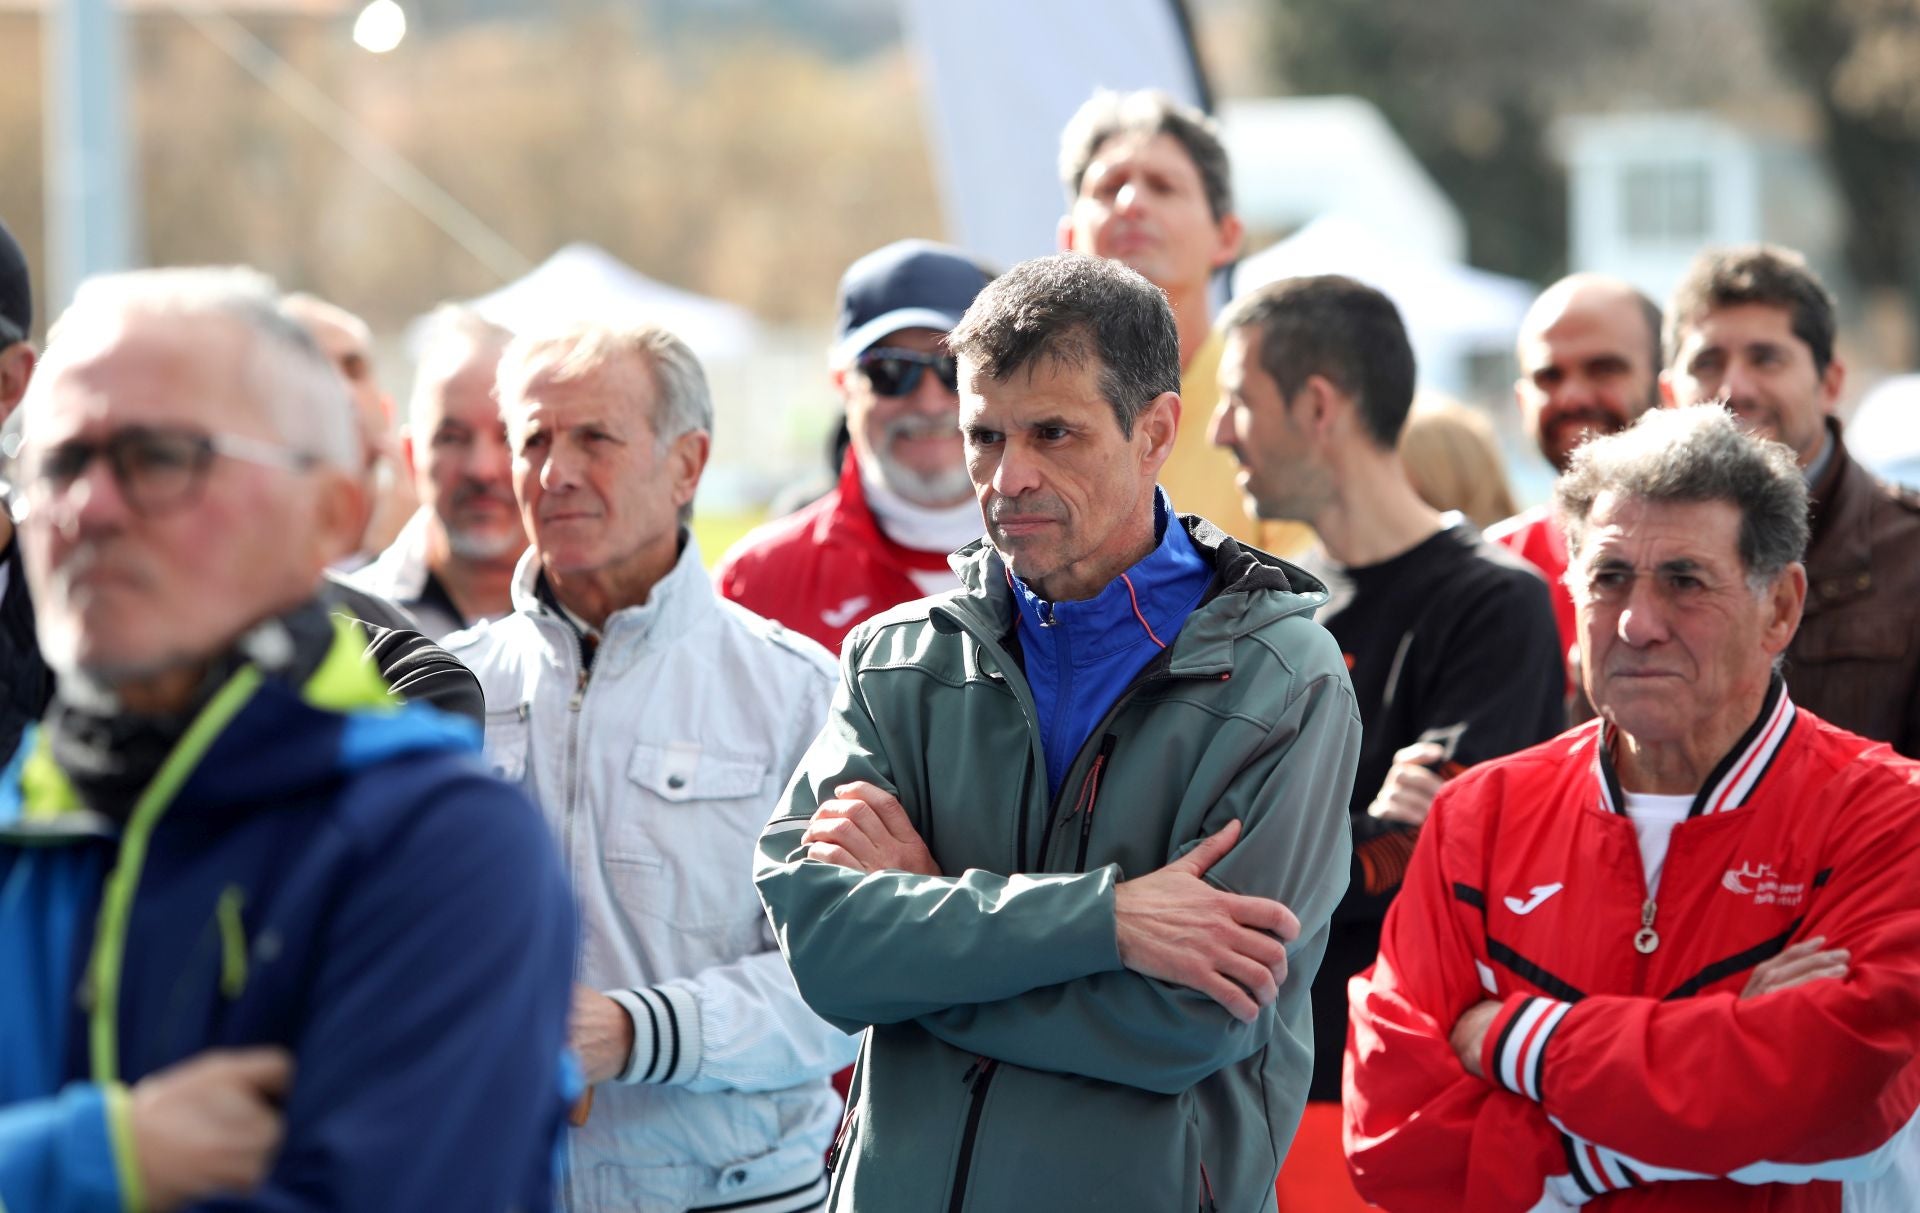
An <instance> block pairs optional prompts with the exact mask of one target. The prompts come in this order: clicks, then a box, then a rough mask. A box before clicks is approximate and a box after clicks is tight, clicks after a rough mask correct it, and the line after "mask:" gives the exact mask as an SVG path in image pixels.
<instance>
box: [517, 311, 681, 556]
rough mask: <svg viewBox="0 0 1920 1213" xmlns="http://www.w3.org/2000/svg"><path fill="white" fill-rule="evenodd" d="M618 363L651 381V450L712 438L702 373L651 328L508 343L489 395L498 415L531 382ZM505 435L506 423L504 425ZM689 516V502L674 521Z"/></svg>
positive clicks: (603, 329)
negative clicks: (690, 438)
mask: <svg viewBox="0 0 1920 1213" xmlns="http://www.w3.org/2000/svg"><path fill="white" fill-rule="evenodd" d="M623 362H625V363H627V364H628V365H631V366H633V367H634V368H635V369H639V368H645V370H646V371H647V373H648V374H650V375H652V376H653V390H654V404H653V412H652V415H651V417H649V419H648V420H649V422H650V423H651V424H652V426H653V433H654V447H655V450H656V451H657V452H659V453H662V454H664V453H665V452H666V449H667V447H668V446H670V445H671V444H672V443H673V441H674V439H676V438H679V437H681V436H682V435H684V434H690V433H692V432H693V431H695V430H700V431H703V432H705V433H708V434H711V433H713V394H712V392H711V391H710V390H709V389H708V387H707V374H706V372H705V371H704V370H702V369H701V367H700V360H699V359H698V358H696V357H694V354H693V351H692V350H691V349H689V348H688V347H687V343H686V342H684V341H682V340H680V338H678V337H676V336H674V335H673V334H672V333H670V332H668V331H667V330H666V329H663V328H661V327H659V326H658V325H653V324H642V325H635V326H633V327H631V328H611V327H608V326H606V325H593V324H589V325H582V326H580V327H578V328H572V329H568V330H565V331H563V332H560V333H556V334H551V335H546V336H524V337H516V338H514V339H513V342H512V344H510V345H508V346H507V349H506V352H505V353H504V354H502V355H501V356H500V368H499V372H498V380H497V382H496V384H495V387H494V395H495V397H496V398H497V399H498V400H499V401H500V411H501V415H502V416H507V414H508V413H509V412H510V411H511V409H512V406H513V403H514V402H517V401H519V400H520V399H521V398H523V397H524V396H525V395H526V391H527V388H528V387H529V386H530V385H531V384H532V383H533V381H534V380H535V379H536V378H540V377H543V376H544V377H546V378H549V379H553V380H556V381H558V382H561V383H565V382H569V381H571V380H576V379H583V378H585V377H586V376H588V375H594V374H600V373H602V372H605V371H608V370H610V369H612V368H614V367H617V366H619V365H621V364H622V363H623ZM508 428H509V430H511V429H512V421H511V418H509V421H508ZM692 516H693V503H692V502H688V503H687V504H686V505H684V506H682V507H681V508H680V522H681V524H682V525H685V524H686V522H687V521H688V520H689V519H690V518H691V517H692Z"/></svg>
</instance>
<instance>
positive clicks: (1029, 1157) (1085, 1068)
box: [757, 253, 1359, 1213]
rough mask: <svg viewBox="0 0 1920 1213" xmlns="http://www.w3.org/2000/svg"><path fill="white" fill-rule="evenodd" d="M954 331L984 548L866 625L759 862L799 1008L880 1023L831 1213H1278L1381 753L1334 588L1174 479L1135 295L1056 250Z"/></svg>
mask: <svg viewBox="0 0 1920 1213" xmlns="http://www.w3.org/2000/svg"><path fill="white" fill-rule="evenodd" d="M949 342H950V344H951V346H952V348H953V349H954V351H955V353H956V354H957V355H958V357H959V359H960V384H961V414H960V418H961V430H962V433H963V434H964V435H965V438H966V445H967V460H968V469H969V471H970V473H971V475H972V479H973V483H974V489H975V494H976V496H977V497H978V499H979V501H980V506H981V511H982V514H983V516H984V519H985V522H986V528H987V539H986V540H985V541H982V542H980V543H977V544H974V545H971V546H969V547H968V548H966V549H965V550H963V551H962V552H961V553H960V554H959V555H957V556H956V557H955V565H956V568H957V569H958V571H959V572H960V574H961V578H962V580H963V582H964V583H965V588H964V589H962V590H958V591H955V592H952V593H949V594H946V595H942V596H940V597H937V598H931V599H923V600H921V601H919V602H915V603H910V604H907V605H905V606H901V607H898V608H895V609H894V610H891V611H888V612H885V613H883V614H881V615H880V616H878V617H876V618H875V619H873V620H871V621H869V622H867V623H865V624H862V625H861V626H860V627H859V628H857V629H855V631H854V633H853V634H852V635H851V636H850V637H848V640H847V644H846V647H845V649H844V651H843V654H842V658H841V664H842V673H841V685H840V690H839V694H838V697H837V698H836V700H835V702H834V709H833V713H832V716H831V719H830V722H829V725H828V727H827V729H826V730H825V731H824V732H823V733H821V735H820V737H819V738H818V739H817V740H816V741H815V743H814V745H813V748H812V749H811V750H810V751H809V752H808V754H807V756H806V760H805V762H804V763H803V764H802V767H801V769H800V771H799V773H798V775H797V776H796V778H795V780H794V783H793V785H792V787H791V788H790V789H789V792H788V804H787V809H786V812H785V813H784V814H783V815H781V816H779V817H776V818H775V819H774V820H773V822H772V823H770V824H769V825H768V826H767V829H766V831H765V833H764V834H763V835H762V837H761V842H760V858H759V864H758V868H757V880H758V883H759V887H760V892H761V897H762V898H763V899H764V901H765V902H766V905H767V908H768V912H769V914H770V916H771V918H772V920H773V923H774V927H775V930H776V932H777V934H778V936H779V939H780V941H781V947H782V950H783V951H784V952H785V953H786V955H787V959H788V961H789V963H790V964H791V965H792V966H793V971H794V975H795V977H796V979H797V980H798V982H799V985H800V988H801V991H802V993H803V994H804V995H805V996H806V998H807V1000H808V1002H809V1003H810V1004H811V1005H812V1006H813V1007H814V1008H815V1009H816V1010H818V1011H819V1012H820V1013H821V1014H822V1015H824V1016H825V1017H827V1019H828V1020H829V1021H831V1022H833V1023H835V1024H837V1025H839V1026H841V1027H843V1028H845V1029H847V1030H848V1031H856V1030H859V1029H861V1028H867V1027H869V1026H870V1027H871V1031H869V1032H867V1035H866V1043H865V1044H864V1046H863V1048H862V1053H861V1062H860V1065H859V1067H858V1068H857V1070H856V1072H855V1076H854V1091H853V1095H854V1098H853V1102H852V1105H851V1107H850V1110H849V1118H848V1121H847V1123H846V1124H845V1125H844V1126H843V1128H842V1132H841V1136H840V1140H839V1142H838V1144H837V1145H836V1147H835V1150H834V1154H833V1167H834V1181H833V1182H834V1187H833V1195H832V1197H831V1200H830V1204H831V1207H833V1208H835V1209H842V1210H845V1209H856V1208H857V1209H868V1208H885V1209H889V1210H901V1211H903V1213H919V1211H922V1210H924V1211H926V1213H938V1211H942V1210H961V1209H968V1210H980V1211H985V1210H1006V1209H1065V1208H1089V1209H1091V1208H1137V1209H1186V1208H1219V1209H1223V1210H1236V1211H1238V1210H1245V1211H1249V1213H1251V1211H1255V1210H1264V1209H1270V1208H1271V1207H1272V1202H1273V1176H1274V1172H1275V1170H1276V1169H1277V1168H1278V1166H1279V1160H1280V1158H1281V1157H1282V1156H1283V1155H1284V1154H1285V1153H1286V1149H1287V1143H1288V1140H1289V1139H1290V1138H1291V1136H1292V1134H1293V1128H1294V1124H1295V1122H1296V1121H1297V1119H1298V1117H1299V1114H1300V1107H1301V1104H1302V1103H1303V1101H1304V1099H1305V1096H1306V1079H1307V1074H1308V1071H1309V1069H1310V1068H1311V1064H1312V1063H1311V1051H1312V1040H1311V1032H1310V1029H1309V1026H1308V1022H1307V1018H1308V1011H1307V1002H1306V987H1307V984H1308V983H1309V982H1310V981H1311V979H1312V974H1313V971H1314V968H1315V967H1316V966H1317V964H1318V963H1319V959H1320V954H1321V951H1322V949H1323V948H1324V946H1325V939H1326V924H1327V917H1328V915H1329V914H1330V913H1331V911H1332V907H1333V905H1334V903H1335V902H1337V901H1338V900H1339V896H1340V892H1341V890H1342V888H1343V887H1344V885H1345V883H1346V871H1347V854H1348V841H1347V827H1346V821H1345V816H1344V813H1343V812H1342V809H1343V807H1344V805H1345V801H1346V795H1347V787H1348V783H1349V780H1350V779H1351V776H1352V771H1353V760H1354V753H1355V750H1356V748H1357V746H1358V743H1359V725H1358V718H1357V716H1356V714H1355V712H1354V707H1353V700H1352V695H1351V692H1350V690H1349V688H1348V684H1347V679H1346V674H1345V672H1344V670H1343V669H1342V668H1341V665H1340V659H1339V655H1338V653H1337V651H1336V650H1335V648H1334V646H1333V645H1332V643H1331V642H1330V639H1329V638H1328V637H1327V635H1326V634H1325V633H1324V632H1323V631H1322V630H1321V629H1320V628H1319V627H1318V625H1316V624H1314V623H1313V622H1312V618H1311V616H1312V612H1313V610H1314V608H1315V607H1317V606H1318V605H1319V604H1320V602H1321V601H1322V600H1323V593H1322V590H1321V587H1320V586H1319V585H1318V584H1317V583H1316V582H1314V581H1313V580H1312V579H1311V578H1310V577H1307V576H1306V575H1305V574H1303V573H1301V572H1300V571H1299V570H1298V569H1295V568H1293V567H1292V566H1289V565H1285V564H1283V563H1281V562H1280V561H1278V560H1275V559H1273V558H1271V557H1267V556H1264V555H1260V554H1256V553H1253V552H1252V551H1250V550H1249V549H1246V548H1243V547H1242V546H1241V545H1240V544H1239V543H1237V542H1235V541H1234V540H1232V539H1229V538H1228V537H1227V536H1225V535H1223V534H1222V533H1221V532H1220V531H1219V530H1217V529H1216V528H1214V527H1213V526H1212V525H1211V524H1210V523H1208V522H1206V521H1205V520H1203V519H1200V518H1197V517H1194V516H1191V515H1188V516H1179V515H1175V514H1174V513H1173V512H1172V511H1171V509H1170V508H1169V506H1168V504H1167V497H1166V495H1165V494H1164V493H1162V492H1159V491H1158V490H1157V488H1156V486H1155V475H1156V474H1157V473H1158V471H1159V470H1160V467H1161V465H1162V464H1163V463H1164V462H1165V461H1166V457H1167V451H1168V450H1169V448H1170V447H1171V446H1172V443H1173V439H1174V433H1175V429H1176V427H1177V426H1178V424H1179V421H1180V407H1181V402H1180V397H1179V393H1178V390H1177V389H1178V385H1179V341H1178V336H1177V331H1176V329H1175V327H1174V322H1173V315H1172V312H1171V310H1170V309H1169V308H1168V306H1167V302H1166V298H1165V296H1164V295H1163V294H1162V293H1161V292H1160V291H1159V290H1158V289H1156V288H1155V287H1153V286H1152V284H1150V283H1148V282H1147V281H1146V280H1145V279H1143V278H1141V277H1140V276H1139V275H1138V274H1135V273H1134V272H1133V271H1131V270H1128V269H1126V268H1125V267H1123V266H1120V265H1117V264H1115V263H1112V262H1108V261H1102V260H1099V259H1096V258H1091V257H1086V256H1082V255H1079V254H1071V253H1070V254H1062V255H1058V256H1054V257H1048V258H1042V259H1040V260H1037V261H1029V262H1026V263H1024V264H1022V265H1020V266H1017V267H1015V268H1014V269H1013V270H1011V271H1009V272H1008V273H1007V274H1006V275H1004V276H1002V277H1001V278H998V279H996V280H995V281H994V282H993V283H991V284H990V285H989V286H988V287H987V288H986V290H984V291H983V292H981V295H980V297H979V298H978V299H977V300H975V301H974V304H973V306H972V307H971V308H970V309H968V312H967V315H966V318H965V319H964V320H962V322H961V324H960V326H959V327H958V328H957V329H955V330H954V333H953V334H952V336H951V337H950V338H949ZM1283 903H1284V904H1283ZM1288 907H1292V909H1291V911H1290V910H1289V908H1288ZM1296 916H1297V917H1296Z"/></svg>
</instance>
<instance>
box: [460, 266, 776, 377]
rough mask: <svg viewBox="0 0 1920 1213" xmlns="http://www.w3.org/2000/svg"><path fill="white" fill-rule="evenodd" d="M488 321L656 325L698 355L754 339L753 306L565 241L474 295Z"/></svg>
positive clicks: (726, 355) (717, 357)
mask: <svg viewBox="0 0 1920 1213" xmlns="http://www.w3.org/2000/svg"><path fill="white" fill-rule="evenodd" d="M470 306H472V307H473V309H474V310H475V311H477V312H479V313H480V314H481V315H482V316H485V317H486V318H487V319H488V320H491V321H493V322H494V323H495V324H498V325H501V326H503V327H505V328H508V329H511V330H513V331H514V332H516V333H528V332H535V333H537V332H546V331H551V330H553V329H557V328H564V327H567V326H569V325H573V324H582V323H588V322H591V323H595V324H611V325H633V324H657V325H659V326H661V327H662V328H665V329H666V330H668V331H669V332H671V333H673V334H674V335H675V336H677V337H679V338H680V339H681V340H682V341H685V342H686V343H687V344H688V345H689V346H690V347H692V349H693V352H694V353H695V354H697V355H698V356H699V357H700V360H701V361H702V362H712V361H721V360H728V359H734V358H739V357H742V356H744V355H745V354H747V353H749V352H750V351H751V350H752V349H753V348H754V346H755V344H756V342H757V341H758V338H759V324H758V322H757V321H755V320H754V318H753V315H752V313H750V312H748V311H747V310H746V309H744V308H741V307H737V306H735V305H734V304H731V303H723V302H721V301H720V300H717V299H708V298H707V297H706V296H704V295H696V294H694V293H693V292H691V291H683V290H680V289H679V288H677V287H671V286H668V285H666V284H665V283H662V282H656V281H654V280H653V279H651V278H649V277H647V276H646V275H645V274H642V273H641V272H640V271H639V270H636V269H634V268H633V267H631V266H629V265H627V264H625V263H624V262H622V261H621V260H620V259H619V258H617V257H615V256H614V255H613V254H611V253H609V252H607V251H606V250H605V249H603V248H599V247H597V246H595V245H591V244H569V245H567V246H566V247H565V248H563V249H561V250H560V251H559V252H557V253H555V254H554V255H553V256H551V257H549V258H547V259H546V260H545V261H544V262H542V263H541V264H540V265H539V266H537V267H535V268H534V269H533V270H532V271H531V272H530V273H528V274H527V275H526V276H525V277H523V278H520V279H518V280H517V281H514V282H509V283H508V284H507V285H505V286H503V287H501V288H500V289H499V290H497V291H494V292H493V293H492V294H489V295H482V296H481V297H480V298H478V299H475V300H473V301H472V303H471V305H470Z"/></svg>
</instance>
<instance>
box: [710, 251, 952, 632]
mask: <svg viewBox="0 0 1920 1213" xmlns="http://www.w3.org/2000/svg"><path fill="white" fill-rule="evenodd" d="M989 277H990V275H989V274H988V273H987V271H986V270H985V269H983V268H982V267H981V266H980V265H979V264H978V263H977V262H975V261H974V260H973V259H972V258H971V257H969V256H967V255H966V254H965V253H963V252H961V251H960V250H958V249H955V248H950V247H948V246H946V245H941V244H933V243H930V242H928V241H925V240H901V241H896V242H895V243H893V244H889V245H887V246H886V247H885V248H881V249H877V250H875V251H874V252H871V253H868V254H867V255H866V256H864V257H862V258H860V259H859V260H858V261H856V262H854V263H853V265H852V266H850V267H849V268H848V269H847V272H846V274H845V276H844V277H842V278H841V280H840V306H839V316H840V318H839V326H838V330H837V333H836V335H835V338H834V343H833V346H832V349H831V350H830V351H829V361H830V363H831V366H832V373H833V383H834V387H835V388H836V390H838V392H839V393H840V397H841V400H842V401H843V402H844V404H845V406H846V410H847V431H848V437H849V439H850V445H849V449H848V451H847V456H846V459H845V462H844V463H843V465H842V467H841V473H840V483H839V485H838V486H837V487H836V488H835V489H834V490H833V491H832V492H830V493H828V494H827V495H826V496H825V497H822V498H821V499H820V500H818V501H816V502H814V503H813V504H812V505H809V506H807V507H806V508H805V509H802V510H800V511H798V512H796V513H794V514H790V515H788V516H787V517H785V518H781V519H778V520H776V521H774V522H770V523H768V524H767V525H766V526H763V527H761V528H759V529H758V530H756V531H754V532H753V533H752V534H750V535H748V536H747V537H746V538H744V539H742V540H741V541H740V542H739V543H738V544H736V545H735V546H734V548H733V550H732V551H730V552H728V553H727V555H726V556H725V558H723V559H722V560H721V562H720V566H719V568H718V569H717V570H716V572H715V579H716V580H717V581H718V582H719V586H720V592H721V593H722V594H724V595H726V596H727V597H728V598H731V599H733V600H734V601H735V602H738V603H740V604H741V605H742V606H745V607H747V608H748V609H750V610H753V611H757V612H759V613H760V614H762V615H765V616H766V617H767V618H769V619H774V620H777V621H779V622H780V623H783V624H785V625H786V626H787V627H789V628H792V629H793V630H794V631H796V632H800V633H802V634H803V635H806V636H810V637H812V638H813V639H814V640H817V641H819V642H820V643H821V644H824V645H826V646H827V647H828V648H829V649H832V650H834V651H835V652H838V651H839V649H840V642H841V640H843V639H844V638H845V637H846V634H847V632H848V631H849V630H850V629H852V627H853V626H854V625H855V624H857V623H859V622H861V621H862V620H864V619H866V618H867V617H868V616H870V615H873V614H875V613H877V612H879V611H882V610H885V609H886V608H887V607H890V606H893V605H895V604H897V603H901V602H906V601H909V600H911V599H914V598H921V597H924V596H925V595H928V594H932V593H937V592H939V591H941V590H948V589H953V588H954V587H956V586H957V585H959V580H958V578H957V577H956V576H955V574H954V573H953V571H952V570H951V569H950V568H948V567H947V555H948V554H949V553H951V552H954V551H957V550H958V549H959V548H961V547H963V546H964V545H966V544H967V543H969V542H971V541H972V540H974V539H977V538H979V536H980V533H981V524H980V511H979V509H978V507H976V506H975V505H974V501H973V484H972V482H971V481H970V480H969V479H968V477H967V467H966V462H965V459H964V457H963V455H962V452H961V446H960V429H959V410H960V398H959V395H958V385H957V381H956V379H955V372H954V361H953V356H952V355H951V354H950V353H948V352H947V347H946V340H947V332H948V330H950V329H952V328H953V326H954V325H956V324H958V323H959V322H960V317H961V316H962V315H963V314H964V313H965V312H966V310H967V307H968V305H969V304H971V303H972V302H973V297H974V296H975V295H977V294H979V293H980V288H981V287H983V286H985V285H986V284H987V280H988V278H989Z"/></svg>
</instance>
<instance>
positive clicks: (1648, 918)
mask: <svg viewBox="0 0 1920 1213" xmlns="http://www.w3.org/2000/svg"><path fill="white" fill-rule="evenodd" d="M1658 910H1659V907H1658V906H1656V905H1654V904H1653V898H1651V897H1649V898H1647V904H1645V905H1643V906H1641V907H1640V929H1639V930H1638V931H1636V932H1635V933H1634V936H1633V947H1634V950H1635V951H1637V952H1639V953H1640V955H1642V956H1646V955H1648V954H1650V953H1651V952H1652V951H1653V950H1654V949H1655V948H1657V947H1659V946H1660V932H1658V931H1656V930H1654V929H1653V916H1654V914H1655V913H1656V912H1658Z"/></svg>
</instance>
